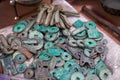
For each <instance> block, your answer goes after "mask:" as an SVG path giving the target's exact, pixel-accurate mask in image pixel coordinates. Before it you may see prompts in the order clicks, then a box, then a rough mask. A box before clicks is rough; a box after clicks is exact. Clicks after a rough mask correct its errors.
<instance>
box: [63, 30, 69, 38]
mask: <svg viewBox="0 0 120 80" xmlns="http://www.w3.org/2000/svg"><path fill="white" fill-rule="evenodd" d="M62 33H63V35H64V36H67V37H68V36H70V35H71V33H70V31H69V30H68V29H65V30H62Z"/></svg>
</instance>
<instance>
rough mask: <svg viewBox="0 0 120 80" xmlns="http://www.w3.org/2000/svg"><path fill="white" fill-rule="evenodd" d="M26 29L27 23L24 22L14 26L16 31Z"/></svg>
mask: <svg viewBox="0 0 120 80" xmlns="http://www.w3.org/2000/svg"><path fill="white" fill-rule="evenodd" d="M24 29H25V25H24V24H18V25H15V26H14V27H13V31H14V32H16V33H20V32H22V31H24Z"/></svg>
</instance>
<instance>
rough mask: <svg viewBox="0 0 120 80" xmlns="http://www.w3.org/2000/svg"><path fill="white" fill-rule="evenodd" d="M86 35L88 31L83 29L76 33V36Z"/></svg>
mask: <svg viewBox="0 0 120 80" xmlns="http://www.w3.org/2000/svg"><path fill="white" fill-rule="evenodd" d="M85 35H86V31H82V32H80V33H78V34H76V35H75V36H78V37H83V36H85Z"/></svg>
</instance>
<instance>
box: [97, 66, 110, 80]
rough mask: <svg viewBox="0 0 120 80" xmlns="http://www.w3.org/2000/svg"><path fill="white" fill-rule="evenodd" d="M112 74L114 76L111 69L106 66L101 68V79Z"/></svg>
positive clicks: (103, 79) (105, 78) (104, 79)
mask: <svg viewBox="0 0 120 80" xmlns="http://www.w3.org/2000/svg"><path fill="white" fill-rule="evenodd" d="M111 76H112V73H111V71H110V70H109V69H107V68H105V69H102V70H100V73H99V77H100V79H101V80H107V79H108V78H109V77H111Z"/></svg>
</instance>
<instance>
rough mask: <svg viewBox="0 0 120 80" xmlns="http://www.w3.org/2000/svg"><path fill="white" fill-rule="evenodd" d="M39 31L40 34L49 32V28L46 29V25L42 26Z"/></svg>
mask: <svg viewBox="0 0 120 80" xmlns="http://www.w3.org/2000/svg"><path fill="white" fill-rule="evenodd" d="M39 31H40V32H47V27H45V26H44V25H41V26H40V27H39Z"/></svg>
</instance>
